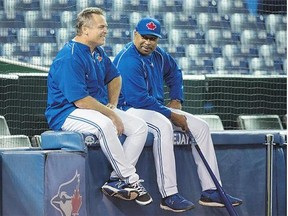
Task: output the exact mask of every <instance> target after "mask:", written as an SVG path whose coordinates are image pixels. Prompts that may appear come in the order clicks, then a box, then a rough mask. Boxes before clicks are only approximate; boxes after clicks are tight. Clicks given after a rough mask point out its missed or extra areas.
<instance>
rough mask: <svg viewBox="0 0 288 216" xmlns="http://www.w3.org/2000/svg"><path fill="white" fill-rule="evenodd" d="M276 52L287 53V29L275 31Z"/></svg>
mask: <svg viewBox="0 0 288 216" xmlns="http://www.w3.org/2000/svg"><path fill="white" fill-rule="evenodd" d="M275 43H276V49H277V53H279V54H283V55H285V56H286V55H287V31H285V30H280V31H277V32H276V33H275Z"/></svg>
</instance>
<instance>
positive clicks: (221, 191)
mask: <svg viewBox="0 0 288 216" xmlns="http://www.w3.org/2000/svg"><path fill="white" fill-rule="evenodd" d="M188 136H189V139H190V140H191V141H192V140H193V136H192V133H191V131H188ZM195 148H196V150H197V152H198V154H199V156H200V157H201V159H202V161H203V163H204V164H205V167H206V169H207V171H208V172H209V174H210V176H211V178H212V180H213V182H214V184H215V186H216V188H217V190H218V192H219V194H220V197H221V199H222V200H223V202H224V205H225V207H226V209H227V211H228V213H229V215H230V216H238V213H237V212H236V210H235V208H234V206H233V205H232V203H231V202H230V200H229V198H228V196H227V194H226V193H225V191H224V189H223V188H222V186H221V185H220V183H219V182H218V180H217V178H216V176H215V175H214V173H213V171H212V169H211V168H210V166H209V164H208V162H207V160H206V159H205V157H204V155H203V153H202V151H201V149H200V148H199V146H198V144H197V143H195Z"/></svg>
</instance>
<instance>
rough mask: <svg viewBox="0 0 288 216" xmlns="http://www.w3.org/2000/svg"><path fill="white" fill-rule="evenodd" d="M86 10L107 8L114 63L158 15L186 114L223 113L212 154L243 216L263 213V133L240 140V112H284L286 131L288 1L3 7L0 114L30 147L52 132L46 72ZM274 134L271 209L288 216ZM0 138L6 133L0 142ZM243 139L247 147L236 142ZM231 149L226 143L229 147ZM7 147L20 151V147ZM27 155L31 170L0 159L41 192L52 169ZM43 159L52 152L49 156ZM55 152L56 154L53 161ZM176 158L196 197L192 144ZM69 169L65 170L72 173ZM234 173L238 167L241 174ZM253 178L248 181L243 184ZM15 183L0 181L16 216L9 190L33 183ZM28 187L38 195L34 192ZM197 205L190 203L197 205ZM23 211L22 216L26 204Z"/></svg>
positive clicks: (3, 3) (36, 0)
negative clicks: (144, 21) (137, 30)
mask: <svg viewBox="0 0 288 216" xmlns="http://www.w3.org/2000/svg"><path fill="white" fill-rule="evenodd" d="M88 6H98V7H101V8H103V9H104V10H105V11H106V17H107V22H108V24H109V35H108V37H107V43H106V45H105V46H104V48H105V50H106V52H107V53H108V55H109V56H110V57H111V58H112V59H113V56H114V55H115V54H116V53H117V52H118V51H119V50H120V49H121V48H122V47H123V46H124V44H125V43H126V42H129V41H130V40H131V36H132V31H133V30H134V27H135V24H136V23H137V22H138V20H139V19H140V17H143V16H153V17H156V18H158V19H159V20H160V21H161V23H162V26H163V35H164V37H163V39H161V40H160V45H161V46H162V47H163V48H164V49H166V50H167V51H169V52H170V53H171V54H172V55H173V56H174V57H175V59H176V61H177V62H178V63H179V65H180V66H181V68H182V69H183V73H184V92H185V99H186V101H185V103H184V110H186V111H188V112H191V113H194V114H216V115H219V116H220V118H221V120H222V123H223V125H224V128H225V131H224V132H220V133H219V134H217V133H216V134H212V135H213V138H215V137H216V138H217V137H218V138H217V139H220V140H221V139H222V140H221V141H219V142H215V148H216V153H217V158H218V160H219V165H220V171H221V172H223V173H222V174H223V176H222V177H223V181H224V182H225V183H226V184H225V186H226V187H227V188H228V189H229V191H233V190H234V192H235V194H240V195H241V197H243V198H244V199H245V201H246V203H245V205H243V208H240V210H239V211H240V212H241V213H242V214H243V215H247V213H248V212H249V213H250V215H252V216H258V215H256V212H259V211H260V212H264V208H263V202H262V201H264V196H265V194H264V193H265V192H264V186H265V183H264V178H265V176H264V175H265V146H263V145H262V144H263V142H262V141H261V142H260V141H259V137H260V135H261V136H262V135H263V134H265V133H263V132H261V131H260V132H259V134H257V133H258V132H256V135H255V134H254V133H253V132H252V134H249V133H250V132H247V133H248V137H246V135H247V134H246V135H245V133H246V132H244V133H243V134H242V135H241V133H240V136H239V131H237V129H239V126H238V123H237V117H238V116H239V115H241V114H249V115H250V114H251V115H252V114H253V115H254V114H256V115H264V114H273V115H278V116H279V117H280V119H281V121H282V122H281V123H282V124H283V127H284V128H285V129H286V123H285V120H284V117H285V115H286V113H287V78H286V77H287V2H286V1H285V0H258V1H257V0H183V1H181V0H166V1H164V0H158V1H154V0H78V1H77V0H0V89H1V90H0V101H1V103H0V115H3V116H4V117H5V119H6V120H7V123H8V126H9V130H10V132H11V134H12V135H17V134H23V135H26V136H28V137H29V139H30V140H31V141H32V143H33V138H35V137H34V135H40V134H41V133H43V132H44V131H47V130H49V128H48V126H47V123H46V120H45V117H44V110H45V107H46V93H47V89H46V77H47V72H48V70H49V65H50V64H51V62H52V59H53V57H54V56H55V54H56V53H57V51H58V49H60V48H61V47H62V46H63V44H64V43H65V42H66V41H67V40H69V39H71V38H72V37H73V35H74V28H73V23H74V19H75V17H76V14H77V13H78V12H79V11H80V10H81V9H83V8H85V7H88ZM234 131H235V132H234ZM0 132H2V131H1V130H0ZM230 132H232V133H230ZM277 133H278V132H277ZM277 133H275V137H277V146H276V154H275V156H276V162H277V163H276V165H275V168H276V170H277V178H275V182H276V183H275V187H276V188H277V190H276V192H275V193H276V195H275V200H274V201H273V202H274V204H275V205H274V207H275V208H274V211H276V212H277V213H278V214H276V215H281V216H282V215H284V214H282V213H283V212H284V211H286V210H287V205H285V203H286V201H287V199H286V200H285V198H286V196H287V194H284V193H285V192H286V188H287V185H286V184H285V182H286V183H287V176H286V173H285V169H287V166H286V167H285V164H286V163H287V161H285V160H286V158H287V156H286V151H285V150H286V147H285V145H282V144H283V143H285V142H286V140H284V141H283V140H282V141H281V139H282V138H281V139H280V138H279V137H282V136H279V134H277ZM231 134H232V135H233V136H232V138H231V136H230V135H231ZM217 135H219V136H217ZM250 135H251V136H250ZM254 135H255V137H254ZM3 137H4V136H2V135H0V139H1V138H3ZM226 138H227V139H226ZM229 138H230V139H229ZM252 138H253V139H252ZM217 139H216V141H217ZM231 139H232V141H231ZM238 139H239V140H241V141H239V142H241V143H238V142H237V141H238ZM223 140H224V141H223ZM247 140H248V141H247ZM261 140H262V138H261ZM279 140H280V141H279ZM2 141H3V140H2V139H1V142H2ZM234 141H235V143H233V142H234ZM242 141H243V143H242ZM244 141H245V142H244ZM225 142H226V144H229V145H226V144H224V145H223V143H225ZM259 143H261V144H260V145H259ZM279 143H280V145H278V144H279ZM281 143H282V144H281ZM0 144H2V143H0ZM9 144H10V145H11V146H13V144H15V145H16V143H13V140H12V141H11V142H10V143H9ZM50 144H51V143H48V145H50ZM219 144H220V145H219ZM239 144H241V145H240V146H239ZM242 144H245V145H242ZM247 144H249V145H247ZM251 144H253V145H251ZM254 144H255V145H254ZM16 146H17V145H16ZM283 150H284V152H285V154H284V155H283ZM1 151H2V150H1ZM20 154H21V153H19V154H18V156H19V155H20ZM27 154H31V157H23V158H22V160H23V161H24V160H28V162H29V163H28V164H29V165H27V168H28V169H26V167H25V163H23V164H21V163H18V160H19V159H20V158H17V157H18V156H17V154H15V155H13V153H9V151H7V152H5V151H3V152H2V153H1V161H2V162H3V161H5V163H6V161H7V160H8V162H9V160H10V161H13V157H15V158H16V161H17V162H16V163H15V162H13V163H12V162H11V167H9V169H8V171H7V167H4V168H5V169H4V171H5V172H9V171H10V168H11V170H12V171H13V169H14V168H15V173H13V174H15V176H17V177H18V178H19V179H20V180H21V179H25V178H23V176H25V177H26V178H29V179H30V181H31V182H32V183H31V185H32V188H33V189H34V186H35V185H36V184H37V186H38V184H39V183H40V185H41V183H43V182H44V181H45V180H44V179H42V178H41V176H40V175H39V173H38V172H40V173H42V172H43V168H42V167H40V168H39V167H38V168H39V169H38V170H37V169H36V170H35V172H34V173H33V168H35V167H34V166H37V165H39V166H41V165H42V163H45V162H43V161H40V162H41V163H39V160H37V161H36V160H35V161H34V159H35V158H33V157H34V156H33V153H31V152H28V153H27V152H26V153H25V154H24V155H27ZM40 154H44V155H45V153H43V152H41V153H40ZM53 154H54V152H53V153H52V156H54V155H53ZM89 154H90V156H89V155H88V160H90V161H89V162H91V164H99V165H97V167H96V168H97V169H96V170H98V169H101V170H103V172H101V173H99V172H98V173H97V178H96V180H97V181H96V183H94V182H93V180H94V179H93V178H91V176H89V175H94V174H95V173H92V174H90V173H89V174H88V176H89V179H88V183H89V186H91V190H87V191H86V193H89V194H88V197H90V198H91V200H93V201H95V199H97V201H98V200H99V199H100V198H101V197H102V194H101V193H97V195H96V198H95V190H98V188H99V187H100V186H101V185H102V184H103V182H104V181H105V179H106V175H108V173H109V169H108V168H107V167H108V165H107V163H106V164H105V158H104V156H103V155H102V154H101V151H97V150H96V151H93V150H92V151H90V152H89ZM175 154H176V158H177V166H178V168H179V169H178V170H179V172H180V175H178V176H185V178H179V181H180V184H179V189H180V190H181V191H184V192H186V190H185V185H188V184H190V181H191V178H190V177H191V176H192V179H193V182H195V184H193V185H192V186H191V187H193V191H197V190H199V188H198V185H197V182H196V181H197V175H196V174H195V171H187V170H185V169H182V167H185V165H187V164H189V166H190V165H191V166H192V167H194V166H195V164H194V163H193V161H192V158H191V157H190V156H191V154H190V150H189V146H176V147H175ZM63 155H66V153H63ZM91 155H92V156H91ZM151 155H152V153H151V149H150V148H145V149H144V151H143V155H142V156H141V157H143V158H141V160H140V163H139V167H140V169H139V170H140V172H142V171H143V172H144V173H145V171H146V170H147V169H146V167H147V161H148V163H149V165H150V167H153V165H152V164H150V163H152V161H153V158H152V156H151ZM50 156H51V155H50ZM45 157H46V156H45ZM73 157H75V155H72V159H73ZM47 158H48V157H47ZM284 158H285V160H284ZM74 159H75V158H74ZM76 159H77V158H76ZM81 160H82V159H81ZM145 161H146V162H145ZM227 161H230V163H227ZM235 161H236V162H237V163H235ZM50 162H51V161H50ZM62 162H63V163H65V162H66V161H61V158H60V161H59V163H62ZM187 162H189V163H187ZM82 163H83V161H82V162H81V164H82ZM103 164H104V165H103ZM6 165H7V164H5V166H6ZM21 165H22V167H21ZM52 165H54V166H52V170H53V169H54V168H55V170H57V169H59V173H63V170H62V167H58V166H57V165H56V164H54V163H53V160H52ZM82 165H83V164H82ZM102 165H103V167H104V168H103V167H102ZM23 166H24V167H23ZM18 167H20V168H19V169H18ZM66 168H67V170H68V166H67V167H66ZM106 168H107V169H106ZM2 169H3V163H2ZM237 169H239V170H240V171H239V172H238V173H237V172H236V170H237ZM232 170H233V172H232ZM21 171H22V172H21ZM28 171H29V172H28ZM30 171H31V173H30ZM70 171H71V170H70ZM263 171H264V172H263ZM190 172H192V173H190ZM148 173H149V175H148V176H149V178H148V177H147V178H145V181H146V183H147V184H148V185H149V187H150V188H153V190H151V192H152V193H153V197H155V200H156V198H157V196H159V194H158V195H157V192H155V191H157V188H155V187H156V183H155V182H153V179H154V180H155V176H153V172H151V171H148ZM6 174H9V173H6ZM10 174H11V173H10ZM32 174H33V175H32ZM178 174H179V173H178ZM29 175H31V177H30V176H29ZM146 175H147V174H145V175H144V176H145V177H146ZM150 175H151V176H150ZM246 175H247V176H249V178H248V177H247V178H246ZM32 176H33V178H32ZM195 176H196V177H195ZM9 177H11V179H9ZM13 177H14V176H13V175H11V176H10V175H3V176H2V178H3V179H2V178H0V180H1V181H0V182H1V183H2V180H3V182H4V183H6V184H8V185H9V186H6V187H1V190H4V191H3V194H5V193H6V194H5V196H3V194H2V198H3V197H4V198H5V199H4V201H3V202H5V203H4V204H5V205H4V207H5V208H6V210H7V208H8V210H9V211H13V210H14V209H15V211H17V210H16V209H17V208H14V206H13V205H14V202H13V201H14V197H15V194H13V193H14V192H15V193H18V190H11V188H18V189H19V188H21V189H22V187H26V186H27V185H29V184H27V183H28V182H27V181H21V182H17V181H14V180H15V179H17V178H13ZM42 177H43V176H42ZM57 177H58V176H57ZM57 177H55V178H53V176H52V179H54V180H55V181H56V180H58V178H57ZM93 177H94V176H93ZM251 177H252V178H253V180H252V181H251ZM90 178H91V179H93V180H90ZM239 178H241V181H240V182H238V187H236V188H235V187H234V182H236V181H238V180H239ZM33 180H34V181H33ZM194 180H195V181H194ZM89 181H91V182H89ZM14 183H15V185H14ZM33 183H34V185H33ZM227 183H228V184H227ZM93 184H94V185H93ZM95 184H96V186H95ZM47 185H48V184H47ZM43 187H44V186H43ZM47 187H48V186H47ZM29 189H30V193H31V194H32V195H31V196H33V195H34V193H35V192H34V190H31V188H29ZM92 189H93V190H92ZM94 189H95V190H94ZM254 189H255V190H254ZM283 189H285V191H284V190H283ZM90 191H91V192H90ZM251 191H254V192H253V193H256V194H257V196H258V198H259V199H260V201H261V202H260V201H258V202H256V201H255V202H254V201H253V199H254V198H255V197H253V194H252V195H251V194H250V192H251ZM1 192H2V191H1ZM154 193H156V194H154ZM22 195H23V194H22ZM196 195H197V194H196V193H195V194H193V196H196ZM6 196H7V197H8V198H7V199H6ZM35 197H36V198H41V195H39V193H37V194H36V195H35ZM2 198H1V201H2ZM9 198H11V200H10V199H9ZM195 199H196V198H195V197H193V200H195ZM27 200H29V199H27ZM27 200H26V196H23V200H22V202H21V201H19V202H17V203H18V204H19V205H21V203H23V205H24V207H23V209H24V210H27V211H29V210H28V209H26V205H25V204H26V201H27ZM39 200H40V199H39ZM29 201H30V200H29ZM249 201H251V202H249ZM0 203H1V204H2V202H0ZM29 203H30V202H29ZM111 203H112V204H111ZM283 203H284V204H283ZM38 204H39V206H37V205H35V206H32V205H31V206H30V209H31V210H32V211H33V210H35V209H38V210H39V211H41V210H42V209H41V207H42V206H40V204H42V203H41V202H40V201H39V202H38ZM104 204H105V205H107V206H110V205H112V208H113V205H115V206H118V205H119V209H120V211H122V210H123V206H125V205H126V204H123V203H121V202H116V201H115V202H110V200H108V202H107V203H104ZM286 204H287V203H286ZM43 205H44V204H43ZM87 205H88V203H87ZM122 205H123V206H122ZM153 205H154V204H153ZM155 205H156V202H155ZM0 207H1V206H0ZM129 207H130V205H129ZM95 208H97V209H95ZM98 208H99V209H100V210H99V209H98ZM131 208H132V212H133V211H134V213H135V214H136V213H139V215H141V213H143V212H142V211H147V212H151V209H153V208H155V209H157V210H153V211H155V212H158V211H159V207H158V206H156V207H154V206H152V207H148V208H147V209H146V210H144V209H139V208H138V206H133V204H131ZM19 209H20V210H19V211H21V210H23V209H22V206H21V207H20V208H19ZM87 209H89V210H90V211H91V212H94V211H101V210H105V208H102V206H101V205H100V206H98V205H95V206H94V203H93V204H92V205H91V207H89V208H87ZM107 209H109V208H107ZM1 210H2V209H1ZM138 211H139V212H138ZM197 211H198V212H197ZM201 211H202V212H201ZM205 211H207V212H206V214H201V215H211V212H213V213H215V215H221V214H222V213H223V214H222V215H224V214H225V213H226V211H225V209H224V210H223V209H222V210H215V211H211V212H210V211H209V210H206V209H203V208H197V209H195V210H194V212H193V213H196V214H197V213H199V212H201V213H203V212H205ZM251 212H253V213H254V214H253V213H251ZM118 213H119V212H118ZM121 213H122V212H121ZM124 213H125V212H124ZM130 213H131V212H130ZM158 213H159V212H158ZM187 214H189V213H187ZM191 214H192V213H191ZM27 215H29V214H27ZM117 215H118V214H117ZM119 215H121V214H120V213H119ZM167 215H169V214H168V213H167ZM199 215H200V214H199ZM213 215H214V214H213Z"/></svg>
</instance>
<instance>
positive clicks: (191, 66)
mask: <svg viewBox="0 0 288 216" xmlns="http://www.w3.org/2000/svg"><path fill="white" fill-rule="evenodd" d="M177 62H178V64H179V66H180V68H181V69H182V71H183V73H184V74H186V75H204V74H211V73H213V61H212V60H211V59H192V58H189V57H179V58H177Z"/></svg>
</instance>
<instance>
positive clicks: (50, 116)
mask: <svg viewBox="0 0 288 216" xmlns="http://www.w3.org/2000/svg"><path fill="white" fill-rule="evenodd" d="M118 76H120V73H119V71H118V70H117V69H116V67H115V66H114V64H113V63H112V62H111V60H110V59H109V57H108V56H107V55H106V54H105V52H104V51H103V49H102V48H101V47H97V48H96V49H95V51H94V53H93V55H92V54H91V52H90V48H89V47H88V46H86V45H84V44H81V43H77V42H74V41H72V40H71V41H69V42H68V43H66V44H65V46H64V47H63V48H62V49H61V50H60V51H59V53H58V54H57V56H56V57H55V59H54V61H53V63H52V65H51V67H50V71H49V74H48V80H47V86H48V100H47V108H46V111H45V115H46V118H47V121H48V124H49V127H50V128H51V129H53V130H60V129H61V127H62V125H63V123H64V121H65V120H66V118H67V116H68V115H69V114H70V113H71V112H73V111H74V110H75V109H76V108H77V107H76V106H75V105H74V101H76V100H79V99H82V98H84V97H86V96H88V95H90V96H92V97H94V98H95V99H97V100H98V101H99V102H101V103H103V104H107V103H108V95H107V94H108V93H107V86H106V85H107V84H108V83H109V82H110V81H111V80H112V79H114V78H115V77H118Z"/></svg>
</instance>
